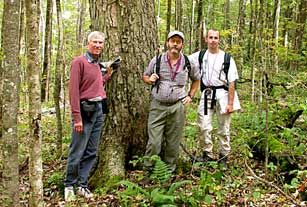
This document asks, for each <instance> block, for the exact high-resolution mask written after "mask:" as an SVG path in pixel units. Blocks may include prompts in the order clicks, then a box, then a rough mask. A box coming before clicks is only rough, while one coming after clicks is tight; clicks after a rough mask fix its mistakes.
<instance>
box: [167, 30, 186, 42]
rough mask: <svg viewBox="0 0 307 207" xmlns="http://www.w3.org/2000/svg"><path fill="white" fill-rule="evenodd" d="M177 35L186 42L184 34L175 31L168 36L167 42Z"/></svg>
mask: <svg viewBox="0 0 307 207" xmlns="http://www.w3.org/2000/svg"><path fill="white" fill-rule="evenodd" d="M175 35H178V36H179V37H181V38H182V41H184V35H183V33H182V32H180V31H177V30H174V31H170V32H169V33H168V35H167V40H168V39H169V38H171V37H173V36H175Z"/></svg>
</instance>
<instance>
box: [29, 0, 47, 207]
mask: <svg viewBox="0 0 307 207" xmlns="http://www.w3.org/2000/svg"><path fill="white" fill-rule="evenodd" d="M39 2H40V1H39V0H27V1H26V2H25V3H26V4H25V5H26V17H27V18H26V35H27V47H26V48H27V63H28V64H27V71H28V87H29V125H30V126H29V130H30V132H29V140H30V141H29V180H30V190H29V191H30V197H29V206H30V207H32V206H35V207H37V206H43V181H42V178H43V167H42V150H41V148H42V132H41V119H42V113H41V87H40V86H41V80H40V79H41V72H40V71H41V70H40V67H39V13H40V10H39V5H40V4H39Z"/></svg>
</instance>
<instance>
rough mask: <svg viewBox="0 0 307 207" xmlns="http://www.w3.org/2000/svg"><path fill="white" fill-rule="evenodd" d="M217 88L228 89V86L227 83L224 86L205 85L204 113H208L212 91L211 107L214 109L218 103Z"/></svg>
mask: <svg viewBox="0 0 307 207" xmlns="http://www.w3.org/2000/svg"><path fill="white" fill-rule="evenodd" d="M216 89H224V90H226V91H228V87H227V86H225V85H222V86H205V88H204V114H205V115H208V96H210V95H211V93H212V99H211V106H210V109H213V108H214V106H215V105H216Z"/></svg>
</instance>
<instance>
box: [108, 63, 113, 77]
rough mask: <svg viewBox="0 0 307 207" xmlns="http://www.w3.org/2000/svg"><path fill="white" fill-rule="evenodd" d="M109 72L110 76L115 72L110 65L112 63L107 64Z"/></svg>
mask: <svg viewBox="0 0 307 207" xmlns="http://www.w3.org/2000/svg"><path fill="white" fill-rule="evenodd" d="M107 73H108V75H109V76H111V75H112V74H113V68H112V67H110V65H108V66H107Z"/></svg>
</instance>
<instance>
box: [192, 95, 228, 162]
mask: <svg viewBox="0 0 307 207" xmlns="http://www.w3.org/2000/svg"><path fill="white" fill-rule="evenodd" d="M202 95H203V94H202ZM215 114H216V116H217V124H218V129H217V137H218V140H219V154H220V155H224V156H225V155H228V154H229V152H230V150H231V147H230V122H231V114H221V113H220V106H219V103H218V102H216V105H215V106H214V108H213V109H211V100H210V99H209V100H208V115H205V114H204V98H203V96H202V99H201V100H200V103H199V106H198V126H199V129H200V136H201V140H202V142H203V143H202V145H203V151H204V152H205V153H207V155H208V156H209V157H211V158H214V155H213V140H212V130H213V119H214V115H215Z"/></svg>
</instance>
